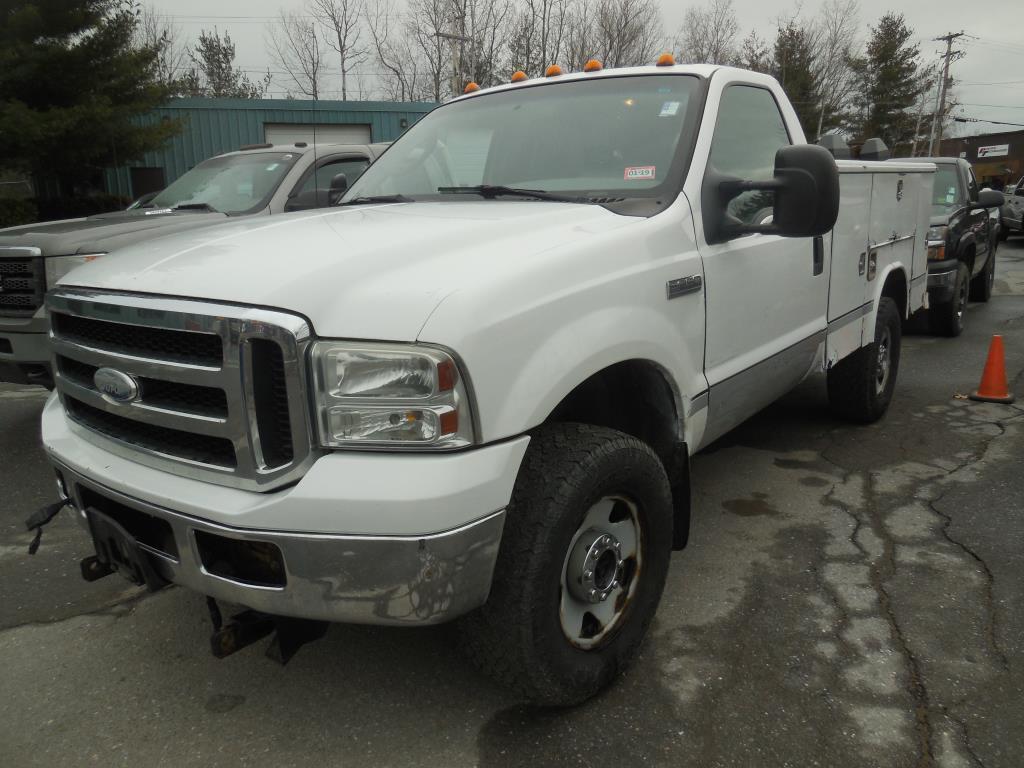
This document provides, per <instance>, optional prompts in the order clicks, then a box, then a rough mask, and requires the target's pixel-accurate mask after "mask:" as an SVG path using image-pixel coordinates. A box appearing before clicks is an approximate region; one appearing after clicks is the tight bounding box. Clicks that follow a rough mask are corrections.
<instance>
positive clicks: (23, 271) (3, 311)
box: [0, 251, 46, 317]
mask: <svg viewBox="0 0 1024 768" xmlns="http://www.w3.org/2000/svg"><path fill="white" fill-rule="evenodd" d="M22 253H24V251H22ZM45 295H46V269H45V267H44V265H43V260H42V258H40V257H38V256H30V257H25V258H9V257H3V258H0V315H2V316H5V317H25V316H29V315H33V314H35V311H36V310H37V309H39V307H41V306H42V305H43V297H44V296H45Z"/></svg>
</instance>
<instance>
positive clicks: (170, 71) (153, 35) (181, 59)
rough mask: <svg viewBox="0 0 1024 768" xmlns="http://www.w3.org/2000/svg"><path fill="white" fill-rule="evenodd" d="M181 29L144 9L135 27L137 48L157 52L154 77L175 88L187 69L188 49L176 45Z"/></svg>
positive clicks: (151, 11)
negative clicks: (152, 49) (153, 49)
mask: <svg viewBox="0 0 1024 768" xmlns="http://www.w3.org/2000/svg"><path fill="white" fill-rule="evenodd" d="M180 37H181V29H180V27H178V26H177V25H176V24H173V23H171V22H170V21H167V20H166V18H165V17H161V16H158V15H157V14H156V13H155V12H154V11H153V9H152V8H148V7H147V8H144V9H143V10H142V12H141V13H140V14H139V19H138V24H136V26H135V42H136V44H137V45H138V46H139V47H146V48H155V49H156V50H157V59H156V77H157V80H158V81H159V82H160V83H163V84H165V85H170V86H172V87H175V86H176V85H177V84H178V81H179V80H180V79H181V77H182V76H183V75H184V74H185V71H186V69H187V67H188V63H189V57H188V48H187V47H184V46H181V45H179V44H178V39H179V38H180Z"/></svg>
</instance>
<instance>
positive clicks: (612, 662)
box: [458, 423, 673, 706]
mask: <svg viewBox="0 0 1024 768" xmlns="http://www.w3.org/2000/svg"><path fill="white" fill-rule="evenodd" d="M610 494H621V495H623V496H625V497H628V498H630V499H631V500H632V501H633V502H635V505H636V508H637V510H638V516H637V519H638V520H639V523H640V525H639V528H640V539H641V540H642V542H643V544H642V546H643V549H642V551H643V560H642V568H640V569H639V570H638V571H637V572H636V574H635V575H634V578H636V579H638V580H639V581H637V583H636V585H635V590H634V591H633V592H632V596H631V597H630V599H629V601H628V602H627V603H626V604H625V609H624V610H623V612H622V613H621V616H620V618H619V619H618V621H617V623H616V624H615V625H614V626H613V627H612V629H611V630H610V631H609V633H608V635H607V636H606V637H604V638H603V639H602V641H601V644H600V645H598V646H596V647H593V648H590V649H587V650H584V649H581V648H580V647H577V645H575V644H573V643H572V642H570V640H569V639H568V638H567V636H566V634H565V633H564V632H563V629H562V623H561V618H560V616H561V614H560V605H561V600H562V590H563V589H565V586H564V583H563V572H564V570H565V567H566V562H567V553H568V551H569V549H570V546H571V544H572V542H573V540H574V537H576V536H577V535H578V532H577V529H578V528H579V526H580V525H581V524H582V523H583V520H584V517H585V516H586V514H587V511H588V509H590V508H591V506H592V505H594V504H595V503H596V502H597V501H598V500H600V499H602V498H604V497H606V496H608V495H610ZM672 523H673V520H672V493H671V490H670V488H669V481H668V477H667V476H666V474H665V469H664V467H663V465H662V463H661V461H660V460H659V459H658V457H657V456H656V455H655V453H654V452H653V451H652V450H651V448H650V447H649V446H648V445H647V444H646V443H644V442H642V441H640V440H637V439H636V438H634V437H630V436H629V435H626V434H623V433H622V432H618V431H616V430H612V429H606V428H603V427H594V426H590V425H585V424H571V423H560V424H550V425H545V426H542V427H540V428H539V429H538V430H536V432H534V433H533V435H532V437H531V440H530V446H529V448H528V449H527V452H526V457H525V458H524V460H523V465H522V467H521V468H520V470H519V476H518V478H517V480H516V485H515V489H514V491H513V494H512V501H511V503H510V504H509V507H508V511H507V513H506V518H505V529H504V532H503V534H502V541H501V547H500V550H499V553H498V560H497V564H496V566H495V573H494V580H493V583H492V586H491V593H490V597H489V598H488V600H487V603H486V604H485V605H484V606H482V607H481V608H479V609H477V610H476V611H474V612H473V613H471V614H469V615H467V616H466V617H464V618H463V619H462V620H461V622H460V626H459V627H458V634H459V641H460V644H461V645H462V648H463V650H464V652H465V653H466V654H467V655H468V656H469V658H470V659H471V660H472V661H473V662H474V663H475V664H476V666H477V667H478V668H479V669H480V670H481V671H483V672H484V674H486V675H488V676H489V677H492V678H494V679H495V680H497V681H498V682H499V683H501V684H502V685H504V686H506V687H508V688H510V689H512V690H513V691H515V692H516V693H518V694H519V695H521V696H522V697H523V698H525V699H526V700H528V701H530V702H531V703H534V704H541V705H547V706H569V705H573V704H578V703H580V702H582V701H584V700H586V699H588V698H590V697H591V696H593V695H594V694H596V693H597V692H598V691H600V690H601V689H602V688H604V687H606V686H607V685H608V684H609V683H611V682H612V680H614V679H615V677H616V676H617V675H618V674H619V672H621V671H622V670H623V669H624V668H625V667H626V666H627V665H628V664H629V662H630V661H631V660H632V658H633V657H634V656H635V654H636V652H637V649H638V648H639V646H640V643H641V641H642V640H643V638H644V635H645V634H646V632H647V628H648V626H649V625H650V622H651V619H652V618H653V617H654V613H655V611H656V609H657V607H658V602H659V601H660V599H661V593H662V590H663V589H664V586H665V577H666V575H667V573H668V566H669V560H670V556H671V549H672Z"/></svg>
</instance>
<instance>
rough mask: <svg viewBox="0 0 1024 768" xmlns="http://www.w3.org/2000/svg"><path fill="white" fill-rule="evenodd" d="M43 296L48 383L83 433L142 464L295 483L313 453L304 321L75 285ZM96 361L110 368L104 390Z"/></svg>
mask: <svg viewBox="0 0 1024 768" xmlns="http://www.w3.org/2000/svg"><path fill="white" fill-rule="evenodd" d="M47 303H48V309H49V313H50V322H51V330H50V338H51V341H52V342H53V348H54V368H55V371H56V373H57V375H56V377H55V383H56V387H57V391H58V392H59V393H60V397H61V401H62V403H63V405H64V408H65V411H66V412H67V414H68V416H69V418H70V419H71V420H72V421H73V422H74V423H75V424H76V425H77V427H76V430H77V428H81V429H80V430H78V431H81V433H82V434H83V436H84V437H87V438H89V439H95V440H96V441H98V442H100V443H102V444H103V446H104V447H105V448H106V449H108V450H110V451H112V452H114V453H118V454H119V455H122V456H125V457H127V458H130V459H132V460H134V461H138V462H139V463H141V464H148V465H150V466H155V467H158V468H161V469H167V470H169V471H171V472H175V473H176V474H183V475H186V476H189V477H194V478H197V479H202V480H208V481H210V482H214V483H220V484H222V485H231V486H234V487H239V488H248V489H253V490H266V489H271V488H276V487H279V486H281V485H284V484H286V483H289V482H294V481H295V480H296V479H298V477H300V476H301V474H302V473H303V472H304V471H305V469H306V468H307V467H308V466H309V464H311V463H312V462H313V461H314V460H315V458H316V455H315V453H314V447H313V445H312V442H311V437H310V434H311V430H310V427H309V413H308V405H307V401H306V395H305V371H304V369H303V362H304V354H305V350H306V346H307V344H308V337H309V329H308V326H307V325H306V323H305V321H303V320H302V319H301V318H297V317H295V316H294V315H288V314H285V313H281V312H271V311H269V310H258V309H252V308H242V307H233V306H227V305H217V304H207V303H203V302H198V301H187V300H177V299H165V298H161V297H147V296H133V295H127V294H99V293H94V292H90V291H80V290H67V291H60V292H55V293H53V294H51V295H50V297H49V298H48V299H47ZM100 368H107V369H113V371H112V372H105V374H104V376H105V377H106V378H107V380H106V382H105V385H106V386H110V387H112V388H111V389H107V390H106V392H101V391H100V389H99V388H98V387H97V385H96V379H95V377H96V374H97V371H98V370H99V369H100ZM119 375H120V378H119ZM111 377H113V378H111ZM101 383H103V382H101ZM122 384H123V386H122ZM117 387H121V389H117ZM122 394H123V397H122ZM118 398H120V399H118Z"/></svg>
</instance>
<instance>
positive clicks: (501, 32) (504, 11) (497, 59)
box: [449, 0, 512, 87]
mask: <svg viewBox="0 0 1024 768" xmlns="http://www.w3.org/2000/svg"><path fill="white" fill-rule="evenodd" d="M449 2H450V3H451V7H452V13H453V17H452V18H453V24H452V29H451V30H450V32H451V33H452V34H453V36H452V37H451V38H450V39H449V42H450V43H451V44H452V46H453V53H457V56H456V62H457V65H458V66H457V70H458V78H457V80H458V82H459V83H464V82H467V81H469V80H473V81H475V82H476V83H478V84H480V85H482V86H485V87H486V86H488V85H493V84H494V83H495V82H498V81H499V79H503V78H501V77H500V76H499V74H498V71H499V69H501V67H502V66H503V65H504V64H505V62H504V61H503V59H504V55H503V54H504V51H505V48H506V46H507V37H508V31H509V24H510V21H511V19H512V2H511V0H449ZM454 46H457V50H456V49H455V48H454Z"/></svg>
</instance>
